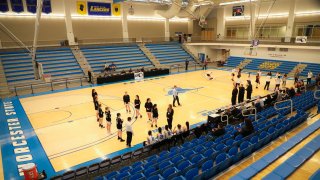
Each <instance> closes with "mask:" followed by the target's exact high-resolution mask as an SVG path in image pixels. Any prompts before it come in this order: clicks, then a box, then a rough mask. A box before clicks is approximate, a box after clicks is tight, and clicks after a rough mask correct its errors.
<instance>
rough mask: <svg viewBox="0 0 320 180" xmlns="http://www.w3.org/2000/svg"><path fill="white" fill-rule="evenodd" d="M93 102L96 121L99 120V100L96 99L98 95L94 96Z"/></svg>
mask: <svg viewBox="0 0 320 180" xmlns="http://www.w3.org/2000/svg"><path fill="white" fill-rule="evenodd" d="M93 104H94V110H96V118H97V121H99V100H98V95H95V96H94V100H93Z"/></svg>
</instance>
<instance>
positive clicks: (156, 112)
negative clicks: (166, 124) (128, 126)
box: [151, 104, 159, 127]
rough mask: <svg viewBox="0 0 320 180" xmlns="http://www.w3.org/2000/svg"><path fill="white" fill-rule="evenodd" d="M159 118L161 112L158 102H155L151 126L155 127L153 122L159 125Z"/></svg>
mask: <svg viewBox="0 0 320 180" xmlns="http://www.w3.org/2000/svg"><path fill="white" fill-rule="evenodd" d="M158 118H159V113H158V108H157V104H154V105H153V107H152V123H151V127H153V124H154V125H155V126H156V127H158V125H157V124H158Z"/></svg>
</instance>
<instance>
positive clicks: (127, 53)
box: [80, 45, 154, 74]
mask: <svg viewBox="0 0 320 180" xmlns="http://www.w3.org/2000/svg"><path fill="white" fill-rule="evenodd" d="M80 49H81V51H82V52H83V54H84V56H85V57H86V59H87V61H88V62H89V64H90V66H91V68H92V70H93V71H94V72H95V73H98V74H99V73H100V72H102V71H103V70H104V66H105V64H107V65H109V64H111V63H112V62H114V64H115V65H116V66H117V70H123V69H129V68H132V69H136V68H141V67H145V68H151V67H154V66H153V65H152V63H151V61H150V60H149V59H148V58H147V57H146V55H145V54H144V53H143V52H142V51H141V50H140V49H139V47H138V46H137V45H122V46H92V47H82V48H80Z"/></svg>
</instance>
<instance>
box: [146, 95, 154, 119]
mask: <svg viewBox="0 0 320 180" xmlns="http://www.w3.org/2000/svg"><path fill="white" fill-rule="evenodd" d="M144 107H145V108H146V112H147V115H148V118H149V121H148V122H152V121H151V119H152V116H151V115H152V107H153V105H152V102H151V99H150V98H148V99H147V102H146V103H145V104H144Z"/></svg>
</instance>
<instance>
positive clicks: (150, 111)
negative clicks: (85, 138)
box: [91, 86, 181, 147]
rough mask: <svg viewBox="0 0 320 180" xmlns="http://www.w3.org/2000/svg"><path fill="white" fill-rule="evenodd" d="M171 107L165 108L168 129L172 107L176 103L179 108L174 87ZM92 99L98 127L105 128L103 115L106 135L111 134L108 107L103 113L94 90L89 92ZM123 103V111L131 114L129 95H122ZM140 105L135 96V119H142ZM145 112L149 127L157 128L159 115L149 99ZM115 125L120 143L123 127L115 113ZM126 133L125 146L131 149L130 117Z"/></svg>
mask: <svg viewBox="0 0 320 180" xmlns="http://www.w3.org/2000/svg"><path fill="white" fill-rule="evenodd" d="M172 93H173V106H172V104H169V105H168V108H167V114H166V118H167V123H168V124H167V126H168V129H170V130H171V129H172V121H173V114H174V110H173V107H175V102H176V101H177V103H178V105H179V106H181V104H180V102H179V97H178V90H177V86H174V88H173V90H172ZM91 95H92V98H93V103H94V108H95V111H96V118H97V122H99V127H100V128H105V126H103V116H104V114H105V117H106V121H107V122H106V129H107V133H108V134H110V133H111V124H112V123H111V112H110V107H108V106H106V107H105V111H104V112H103V110H102V103H101V102H99V100H98V93H97V92H96V90H95V89H92V92H91ZM123 102H124V105H125V109H126V112H127V113H129V114H131V107H130V95H129V94H128V93H127V92H125V94H124V95H123ZM140 105H141V101H140V98H139V95H136V98H135V100H134V109H135V114H136V116H135V119H138V117H140V118H142V114H141V113H140ZM144 107H145V109H146V112H147V116H148V122H150V123H151V127H153V126H155V127H158V124H157V123H158V118H159V113H158V107H157V104H153V103H152V102H151V99H150V98H147V101H146V103H145V105H144ZM116 123H117V124H116V125H117V130H118V132H117V134H118V140H120V142H123V141H124V140H123V139H122V126H123V123H124V121H123V119H122V118H121V114H120V113H117V117H116ZM125 127H126V132H127V146H128V147H131V141H132V135H133V130H132V123H131V117H128V118H127V122H126V126H125ZM128 133H129V134H128Z"/></svg>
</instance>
